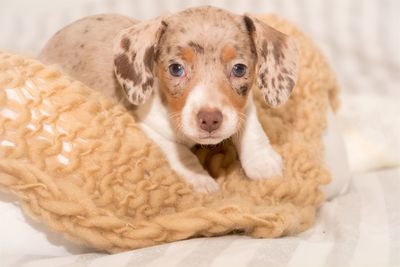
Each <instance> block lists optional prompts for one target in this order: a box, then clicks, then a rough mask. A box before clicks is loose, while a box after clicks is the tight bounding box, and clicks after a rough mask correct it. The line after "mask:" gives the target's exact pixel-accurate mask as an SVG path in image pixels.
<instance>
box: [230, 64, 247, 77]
mask: <svg viewBox="0 0 400 267" xmlns="http://www.w3.org/2000/svg"><path fill="white" fill-rule="evenodd" d="M246 70H247V67H246V65H244V64H236V65H234V66H233V68H232V74H233V76H235V77H239V78H240V77H243V76H244V75H245V74H246Z"/></svg>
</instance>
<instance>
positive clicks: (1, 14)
mask: <svg viewBox="0 0 400 267" xmlns="http://www.w3.org/2000/svg"><path fill="white" fill-rule="evenodd" d="M199 5H214V6H218V7H222V8H225V9H228V10H231V11H233V12H236V13H244V12H250V13H275V14H279V15H281V16H283V17H285V18H287V19H289V20H291V21H293V22H296V23H297V24H299V25H300V27H301V28H302V29H303V30H304V31H305V32H306V33H307V34H308V35H309V36H311V37H312V38H313V39H314V40H315V42H316V43H317V44H318V45H319V46H320V47H321V49H322V50H323V52H324V54H325V55H326V57H327V58H328V61H329V62H330V64H331V65H332V67H333V69H334V70H335V72H336V74H337V77H338V81H339V83H340V85H341V87H342V97H341V100H342V107H341V110H340V112H339V114H338V118H339V123H340V126H341V128H342V131H343V136H344V139H345V143H346V147H347V150H348V156H349V161H350V168H351V169H352V171H353V172H355V173H357V172H365V171H370V170H374V169H382V168H388V167H395V166H400V52H399V47H400V41H399V40H400V36H399V35H400V31H399V29H398V27H399V26H400V20H399V16H400V1H398V0H335V1H323V0H243V1H235V0H215V1H201V0H185V1H179V0H168V1H167V0H165V1H162V0H145V1H140V0H57V1H54V0H34V1H32V0H1V3H0V50H5V51H10V52H15V53H21V54H26V55H30V56H35V55H37V54H38V52H39V51H40V49H41V48H42V47H43V46H44V44H45V42H46V40H48V39H49V38H50V37H51V36H52V35H53V34H54V33H55V32H56V31H57V30H58V29H60V28H62V27H63V26H65V25H66V24H68V23H70V22H72V21H74V20H76V19H79V18H81V17H84V16H87V15H92V14H98V13H109V12H112V13H121V14H125V15H128V16H131V17H134V18H137V19H149V18H151V17H155V16H157V15H159V14H162V13H165V12H174V11H178V10H181V9H184V8H187V7H191V6H199Z"/></svg>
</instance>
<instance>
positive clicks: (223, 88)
mask: <svg viewBox="0 0 400 267" xmlns="http://www.w3.org/2000/svg"><path fill="white" fill-rule="evenodd" d="M251 42H252V41H251V38H250V35H249V32H248V30H247V28H246V25H245V23H244V21H243V18H242V17H240V16H235V15H233V14H230V13H227V12H223V11H220V12H216V13H214V12H212V13H207V11H204V12H193V11H188V12H183V13H181V14H180V15H179V16H176V17H174V18H173V19H171V20H169V21H168V29H167V31H166V32H165V33H164V35H163V37H162V38H161V40H160V43H161V45H160V47H159V52H158V53H157V67H156V74H157V77H158V80H159V86H160V90H161V93H162V95H163V97H164V100H165V104H166V105H167V106H168V109H169V111H170V118H171V120H172V122H173V123H174V124H175V126H176V128H177V129H178V130H179V132H180V133H182V134H183V135H184V136H185V137H187V138H189V139H191V140H192V141H194V142H196V143H200V144H216V143H219V142H221V141H222V140H224V139H226V138H228V137H230V136H231V135H233V134H234V133H235V132H237V130H238V129H239V128H240V126H241V123H242V122H243V119H244V115H243V114H244V107H245V104H246V100H247V96H248V93H249V90H250V88H251V86H252V84H253V80H254V67H255V62H256V52H255V49H254V48H253V46H252V43H251Z"/></svg>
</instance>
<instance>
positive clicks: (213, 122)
mask: <svg viewBox="0 0 400 267" xmlns="http://www.w3.org/2000/svg"><path fill="white" fill-rule="evenodd" d="M40 59H41V60H42V61H43V62H44V63H47V64H58V65H60V66H61V67H62V68H63V70H64V71H65V72H67V73H68V74H70V75H71V76H72V77H74V78H76V79H78V80H81V81H82V82H84V83H86V84H87V85H88V86H90V87H92V88H94V89H96V90H99V91H101V92H103V94H105V95H107V96H110V97H112V98H114V99H116V100H118V101H121V102H122V103H123V104H124V105H125V106H127V107H128V108H130V109H132V107H135V108H134V115H135V117H136V119H137V121H138V123H139V125H140V127H141V128H142V130H143V131H144V132H145V133H146V134H147V135H148V136H149V137H150V138H151V139H152V140H153V141H154V142H155V143H157V144H158V145H159V147H160V148H161V149H162V150H163V151H164V153H165V156H166V157H167V159H168V161H169V163H170V165H171V167H172V168H173V169H174V170H175V171H176V172H177V173H178V174H179V175H180V176H181V177H182V178H184V179H185V180H186V181H187V182H188V183H190V184H192V185H193V187H194V189H195V190H197V191H199V192H213V191H216V190H218V184H217V183H216V182H215V181H214V179H213V178H212V177H210V175H209V174H208V173H207V172H206V171H205V170H204V169H203V168H202V166H201V165H200V163H199V161H198V159H197V158H196V156H195V155H194V154H192V153H191V151H190V150H189V148H190V147H191V146H193V145H194V144H205V145H209V144H217V143H220V142H221V141H223V140H225V139H227V138H232V141H233V143H234V145H235V147H236V149H237V151H238V155H239V158H240V161H241V164H242V166H243V169H244V172H245V173H246V175H247V176H248V177H249V178H250V179H255V180H258V179H265V178H269V177H277V176H280V175H282V159H281V157H280V155H279V154H278V153H276V152H275V151H274V150H273V148H272V147H271V145H270V143H269V140H268V138H267V136H266V135H265V133H264V131H263V129H262V127H261V125H260V123H259V122H258V119H257V114H256V110H255V107H254V104H253V102H252V97H251V96H250V95H251V91H250V89H251V88H252V86H253V84H254V83H255V84H256V87H257V89H256V90H260V91H261V93H262V95H263V98H264V99H265V102H266V103H267V104H269V105H270V106H273V107H274V106H278V105H281V104H283V103H284V102H285V101H286V100H287V99H288V98H289V95H290V93H291V92H292V90H293V87H294V85H295V82H296V76H297V61H298V50H297V46H296V44H295V42H294V40H293V39H291V38H290V37H288V36H286V35H285V34H283V33H281V32H279V31H277V30H275V29H273V28H272V27H270V26H268V25H267V24H265V23H264V22H262V21H260V20H258V19H257V18H255V17H252V16H250V15H244V16H240V15H236V14H233V13H230V12H228V11H225V10H222V9H218V8H214V7H199V8H191V9H187V10H184V11H181V12H179V13H176V14H172V15H165V16H161V17H157V18H155V19H152V20H148V21H142V22H138V21H134V20H132V19H130V18H127V17H124V16H119V15H97V16H92V17H87V18H84V19H82V20H79V21H77V22H75V23H72V24H71V25H69V26H67V27H66V28H64V29H62V30H60V31H59V32H58V33H57V34H56V35H55V36H54V37H53V38H52V39H51V40H50V41H49V42H48V44H47V45H46V47H45V48H44V49H43V51H42V52H41V55H40Z"/></svg>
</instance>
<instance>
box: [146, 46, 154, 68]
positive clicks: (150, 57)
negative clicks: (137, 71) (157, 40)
mask: <svg viewBox="0 0 400 267" xmlns="http://www.w3.org/2000/svg"><path fill="white" fill-rule="evenodd" d="M143 62H144V65H145V67H146V69H147V70H148V71H150V72H151V71H153V66H154V46H153V45H152V46H150V47H149V48H147V49H146V51H145V52H144V57H143Z"/></svg>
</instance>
